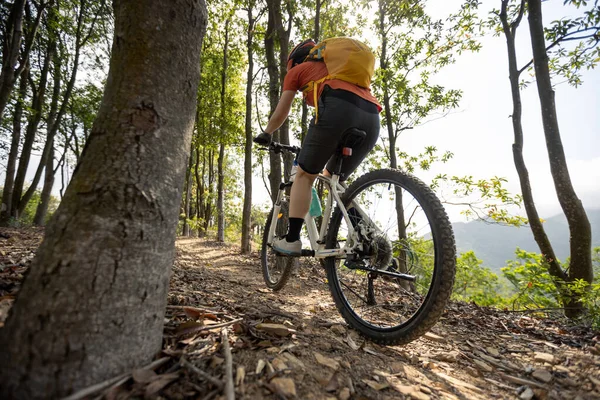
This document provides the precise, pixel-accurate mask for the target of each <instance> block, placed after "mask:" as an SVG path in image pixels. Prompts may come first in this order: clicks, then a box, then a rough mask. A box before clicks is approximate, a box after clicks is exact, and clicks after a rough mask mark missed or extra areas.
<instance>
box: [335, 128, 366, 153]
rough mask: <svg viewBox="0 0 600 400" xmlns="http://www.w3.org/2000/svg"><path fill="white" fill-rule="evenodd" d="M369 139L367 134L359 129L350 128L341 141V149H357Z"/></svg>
mask: <svg viewBox="0 0 600 400" xmlns="http://www.w3.org/2000/svg"><path fill="white" fill-rule="evenodd" d="M366 137H367V132H365V131H361V130H360V129H358V128H350V129H348V130H346V131H345V132H344V133H343V134H342V139H341V140H340V146H339V147H340V149H343V148H344V147H349V148H351V149H352V148H355V147H359V146H360V145H361V144H362V142H363V141H364V140H365V138H366Z"/></svg>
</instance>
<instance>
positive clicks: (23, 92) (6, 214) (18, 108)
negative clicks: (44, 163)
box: [0, 67, 35, 225]
mask: <svg viewBox="0 0 600 400" xmlns="http://www.w3.org/2000/svg"><path fill="white" fill-rule="evenodd" d="M28 78H29V69H28V67H26V70H25V71H24V73H23V74H21V82H20V85H19V95H18V97H17V101H16V104H15V111H14V115H13V132H12V140H11V144H10V152H9V154H8V160H7V163H6V177H5V179H4V189H3V191H2V203H1V205H0V224H2V225H6V224H7V223H8V222H9V220H10V216H11V213H12V196H13V186H14V182H15V169H16V166H17V156H18V154H19V143H20V142H21V125H22V124H21V119H22V117H23V102H24V101H25V97H26V96H27V80H28ZM34 92H35V91H34ZM34 97H35V94H34ZM32 112H33V111H32Z"/></svg>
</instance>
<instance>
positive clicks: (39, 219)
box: [33, 139, 55, 226]
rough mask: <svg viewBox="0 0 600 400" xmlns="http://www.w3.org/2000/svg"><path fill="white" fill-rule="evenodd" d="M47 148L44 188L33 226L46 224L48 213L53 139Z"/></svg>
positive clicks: (50, 194) (53, 172) (51, 186)
mask: <svg viewBox="0 0 600 400" xmlns="http://www.w3.org/2000/svg"><path fill="white" fill-rule="evenodd" d="M49 146H50V153H49V154H48V158H47V160H46V165H45V177H44V186H43V188H42V193H41V195H40V202H39V203H38V206H37V209H36V211H35V216H34V217H33V224H34V225H37V226H44V224H45V222H46V214H47V213H48V206H49V205H50V198H51V196H52V188H53V187H54V174H55V171H54V139H53V140H52V142H51V143H50V144H49Z"/></svg>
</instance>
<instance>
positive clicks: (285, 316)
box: [0, 230, 600, 400]
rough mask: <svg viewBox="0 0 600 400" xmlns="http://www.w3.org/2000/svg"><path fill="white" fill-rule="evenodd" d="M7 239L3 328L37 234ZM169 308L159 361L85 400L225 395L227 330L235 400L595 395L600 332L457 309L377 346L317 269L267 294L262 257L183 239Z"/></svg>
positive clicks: (2, 263) (599, 385) (1, 242)
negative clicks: (345, 313) (346, 314)
mask: <svg viewBox="0 0 600 400" xmlns="http://www.w3.org/2000/svg"><path fill="white" fill-rule="evenodd" d="M5 233H6V234H7V235H6V236H9V238H8V239H7V238H4V237H0V248H1V249H2V252H1V253H0V255H1V257H0V326H1V325H2V323H3V321H4V318H5V317H6V312H7V310H8V309H9V308H10V306H11V304H12V302H13V301H14V297H15V294H16V293H17V292H18V289H19V285H20V280H21V279H22V276H23V273H24V271H25V270H26V268H27V267H28V265H29V263H30V261H31V258H32V257H33V254H34V251H35V249H36V248H37V246H38V245H39V241H40V238H41V235H42V234H43V232H42V231H39V230H37V231H31V230H29V231H18V230H11V231H7V232H5ZM168 304H169V305H168V307H167V314H166V318H165V334H164V342H163V343H164V345H163V354H162V355H161V357H164V356H165V355H166V356H167V358H165V364H164V365H162V366H161V367H160V368H157V369H156V374H154V375H153V374H147V373H144V374H141V373H137V374H133V379H130V380H129V381H127V382H124V383H120V384H119V385H118V386H114V387H111V388H106V389H104V391H103V392H102V393H96V394H95V395H94V396H92V398H97V397H96V396H97V395H98V394H103V395H104V398H108V399H127V398H132V397H136V398H142V397H143V398H162V399H164V398H166V399H188V398H189V399H214V398H219V399H221V398H222V399H224V398H225V397H224V390H223V389H222V388H221V387H222V383H223V382H224V381H225V371H226V367H225V366H226V364H227V362H226V361H225V359H226V356H225V355H226V354H227V353H226V351H225V348H226V346H224V345H223V344H222V336H221V335H222V329H223V327H225V329H226V331H227V333H228V337H229V343H230V345H231V346H230V347H231V355H232V368H233V380H234V385H235V393H236V398H238V399H293V398H296V399H341V400H343V399H405V398H406V399H409V398H410V399H515V398H521V399H532V398H537V399H578V400H579V399H600V333H599V332H593V331H591V330H589V329H586V328H581V327H568V325H566V324H565V321H564V320H561V321H556V320H552V319H548V318H544V319H541V318H533V316H532V315H527V314H523V313H508V312H499V311H496V310H491V309H486V308H481V307H477V306H475V305H469V304H463V303H452V304H450V305H449V307H448V309H447V312H446V313H445V315H444V316H443V318H442V320H441V321H440V322H439V323H438V324H437V325H436V326H435V327H434V328H433V330H432V331H431V332H430V333H429V334H428V335H426V336H425V337H423V338H421V339H419V340H416V341H414V342H413V343H411V344H409V345H406V346H389V347H386V346H378V345H375V344H373V343H371V342H369V341H366V340H364V339H363V338H361V337H360V336H358V335H357V334H356V332H355V331H353V330H351V329H349V328H348V327H347V326H346V324H345V323H344V321H343V320H342V319H341V318H340V316H339V314H338V312H337V310H336V308H335V305H334V303H333V300H332V299H331V296H330V294H329V291H328V289H327V284H326V281H325V273H324V271H323V270H322V269H321V267H320V266H319V264H318V263H309V262H307V261H303V262H302V263H301V264H300V265H299V267H298V268H297V269H296V271H295V273H294V276H293V277H292V278H291V279H290V281H289V282H288V285H287V286H286V287H285V288H284V289H283V290H282V291H280V292H277V293H274V292H272V291H270V290H269V289H267V288H266V287H265V285H264V283H263V281H262V275H261V270H260V261H259V258H258V254H257V253H254V254H253V255H251V256H241V255H240V254H239V249H238V248H237V247H235V246H231V245H222V244H216V243H214V242H211V241H205V240H201V239H191V238H190V239H188V238H184V239H178V240H177V257H176V260H175V264H174V266H173V275H172V278H171V290H170V293H169V299H168ZM215 324H217V325H215ZM265 324H266V325H265ZM269 324H271V325H269ZM212 325H215V327H212ZM183 360H187V362H188V363H186V361H183Z"/></svg>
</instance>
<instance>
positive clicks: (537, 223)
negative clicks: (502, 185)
mask: <svg viewBox="0 0 600 400" xmlns="http://www.w3.org/2000/svg"><path fill="white" fill-rule="evenodd" d="M507 5H508V0H504V1H503V2H502V11H501V14H500V20H501V22H502V29H503V31H504V35H505V37H506V46H507V51H508V76H509V80H510V88H511V93H512V100H513V112H512V116H511V118H512V124H513V132H514V143H513V146H512V150H513V159H514V163H515V168H516V170H517V174H518V175H519V183H520V185H521V194H522V195H523V205H524V206H525V212H526V214H527V219H528V220H529V226H530V227H531V232H532V234H533V238H534V240H535V242H536V243H537V245H538V247H539V248H540V251H541V253H542V255H543V256H544V259H545V261H546V263H547V265H548V272H549V273H550V275H551V276H552V277H554V278H555V279H556V280H558V281H557V287H558V288H559V290H562V284H561V283H560V282H564V281H565V280H566V279H567V275H566V274H565V273H564V271H563V270H562V269H561V267H560V264H559V263H558V260H557V259H556V255H555V254H554V249H553V248H552V244H551V243H550V240H549V239H548V236H547V235H546V231H545V230H544V226H543V225H542V222H541V220H540V217H539V214H538V212H537V209H536V207H535V203H534V200H533V192H532V190H531V182H530V180H529V172H528V170H527V166H526V164H525V158H524V157H523V126H522V124H521V116H522V113H523V107H522V103H521V90H520V89H519V76H520V72H519V69H518V68H517V53H516V48H515V35H516V31H517V28H518V26H519V24H520V22H521V18H522V17H523V13H524V12H525V10H524V2H523V3H522V4H521V8H520V12H519V15H518V17H517V18H516V19H515V21H513V22H512V23H511V24H509V22H508V16H507V11H506V8H507Z"/></svg>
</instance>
